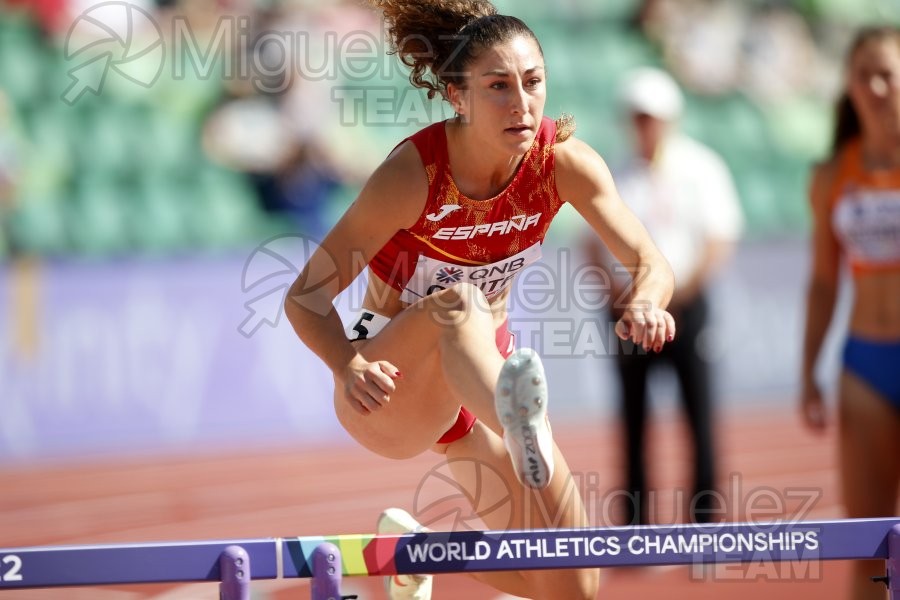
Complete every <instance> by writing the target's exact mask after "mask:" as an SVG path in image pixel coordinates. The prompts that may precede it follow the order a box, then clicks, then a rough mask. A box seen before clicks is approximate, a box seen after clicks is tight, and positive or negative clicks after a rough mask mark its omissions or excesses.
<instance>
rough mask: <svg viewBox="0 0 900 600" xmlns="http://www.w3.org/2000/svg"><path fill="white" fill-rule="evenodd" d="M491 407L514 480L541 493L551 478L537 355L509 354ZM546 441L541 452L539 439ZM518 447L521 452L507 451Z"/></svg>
mask: <svg viewBox="0 0 900 600" xmlns="http://www.w3.org/2000/svg"><path fill="white" fill-rule="evenodd" d="M494 406H495V408H496V411H497V418H498V419H500V423H501V424H502V425H503V441H504V442H505V443H506V448H507V451H508V452H509V456H510V459H511V460H512V461H513V469H514V470H515V472H516V477H518V479H519V481H520V482H521V483H522V485H525V486H528V487H532V488H537V489H542V488H545V487H547V485H549V483H550V478H551V477H552V476H553V447H552V439H553V438H552V437H551V436H550V435H549V431H547V432H546V433H543V435H542V431H541V430H542V429H544V430H546V429H547V428H548V427H549V426H548V424H547V421H546V419H547V379H546V377H545V375H544V368H543V366H542V365H541V360H540V357H539V356H538V354H537V353H536V352H535V351H534V350H531V349H530V348H522V349H519V350H516V351H515V352H513V353H512V354H511V355H510V357H509V358H508V359H506V362H504V363H503V368H502V369H500V377H499V378H498V380H497V389H496V394H495V402H494ZM542 437H544V438H546V439H547V440H551V441H550V447H549V448H541V438H542ZM512 444H515V445H517V446H518V448H520V449H521V451H518V450H517V449H515V448H513V447H511V446H512Z"/></svg>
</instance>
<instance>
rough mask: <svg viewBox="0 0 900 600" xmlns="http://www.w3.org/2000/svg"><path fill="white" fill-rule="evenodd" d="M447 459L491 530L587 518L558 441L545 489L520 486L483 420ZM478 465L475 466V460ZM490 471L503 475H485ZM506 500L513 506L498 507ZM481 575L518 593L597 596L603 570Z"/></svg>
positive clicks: (564, 524) (552, 599)
mask: <svg viewBox="0 0 900 600" xmlns="http://www.w3.org/2000/svg"><path fill="white" fill-rule="evenodd" d="M446 455H447V459H448V461H449V465H450V469H451V471H452V472H453V476H454V477H455V478H456V480H457V482H458V483H459V484H460V485H461V486H462V487H463V488H464V489H466V490H468V492H469V497H470V498H472V499H473V500H475V501H476V505H475V506H473V509H474V510H475V511H476V512H477V513H478V514H479V515H480V516H481V517H482V520H483V521H484V522H485V525H487V527H488V528H489V529H509V528H513V529H543V528H579V527H586V526H587V525H588V518H587V515H586V513H585V510H584V505H583V503H582V500H581V494H580V492H579V490H578V487H577V485H576V482H575V480H574V479H573V477H572V474H571V472H570V471H569V466H568V464H567V463H566V461H565V459H564V458H563V456H562V454H561V453H560V451H559V448H558V447H556V446H555V444H554V461H555V469H554V473H553V477H552V478H551V479H550V485H548V486H547V487H546V488H544V489H542V490H535V489H532V488H528V487H524V486H522V485H521V484H520V483H519V481H518V479H517V478H516V474H515V472H514V471H513V469H512V466H511V465H510V461H509V457H508V455H507V453H506V449H505V447H504V445H503V440H502V439H501V438H500V436H498V435H497V434H496V433H494V432H493V431H492V430H491V429H489V428H488V427H486V426H485V425H484V424H482V423H475V426H474V427H473V428H472V431H470V432H469V434H468V435H466V436H464V437H463V438H461V439H459V440H457V441H455V442H453V443H451V444H449V445H448V446H447V452H446ZM473 463H475V464H477V465H478V466H479V467H480V468H479V469H473V468H471V466H472V464H473ZM484 469H488V470H490V471H491V472H493V473H497V474H499V475H500V477H484V476H483V471H484ZM503 498H508V500H509V504H508V506H506V505H498V501H497V500H498V499H503ZM475 577H476V578H477V579H480V580H481V581H484V582H485V583H487V584H489V585H491V586H493V587H495V588H497V589H499V590H502V591H504V592H507V593H511V594H514V595H516V596H523V597H526V598H537V599H547V600H556V599H558V598H566V599H578V598H586V599H588V598H589V599H591V600H593V599H594V598H596V596H597V589H598V587H599V579H600V573H599V569H574V570H573V569H566V570H539V571H522V572H516V573H514V572H490V573H478V574H476V575H475Z"/></svg>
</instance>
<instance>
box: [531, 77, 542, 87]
mask: <svg viewBox="0 0 900 600" xmlns="http://www.w3.org/2000/svg"><path fill="white" fill-rule="evenodd" d="M540 84H541V80H540V78H539V77H535V78H534V79H529V80H528V85H529V86H531V87H535V86H537V85H540Z"/></svg>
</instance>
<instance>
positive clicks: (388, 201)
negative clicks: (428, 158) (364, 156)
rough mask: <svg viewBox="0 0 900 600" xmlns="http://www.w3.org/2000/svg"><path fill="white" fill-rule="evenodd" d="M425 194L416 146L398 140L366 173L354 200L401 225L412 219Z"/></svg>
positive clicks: (415, 216) (421, 167) (409, 141)
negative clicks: (377, 164) (369, 171)
mask: <svg viewBox="0 0 900 600" xmlns="http://www.w3.org/2000/svg"><path fill="white" fill-rule="evenodd" d="M427 197H428V178H427V176H426V174H425V167H424V165H423V163H422V158H421V156H420V155H419V152H418V150H417V149H416V146H415V145H414V144H413V142H412V141H411V140H405V141H403V142H401V143H400V144H399V145H398V146H397V147H396V148H394V150H393V151H392V152H391V153H390V154H389V155H388V157H387V158H386V159H384V161H383V162H382V163H381V164H380V165H379V166H378V167H377V168H376V169H375V172H374V173H372V175H371V176H370V177H369V180H368V181H367V182H366V185H365V186H364V187H363V190H362V192H361V193H360V195H359V197H358V198H357V201H356V204H358V205H360V208H363V209H365V210H366V212H371V213H372V214H377V215H381V216H382V217H384V218H388V220H391V221H394V220H397V221H398V222H399V224H400V225H399V226H398V228H404V227H407V226H409V225H411V224H412V223H414V222H415V221H416V219H418V217H419V215H420V214H421V213H422V210H423V209H424V207H425V200H426V198H427Z"/></svg>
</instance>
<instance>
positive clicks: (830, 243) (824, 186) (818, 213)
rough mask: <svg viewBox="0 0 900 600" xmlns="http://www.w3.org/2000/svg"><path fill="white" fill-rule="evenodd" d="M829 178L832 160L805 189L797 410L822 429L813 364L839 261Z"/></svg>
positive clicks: (821, 405)
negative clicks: (806, 242) (807, 248)
mask: <svg viewBox="0 0 900 600" xmlns="http://www.w3.org/2000/svg"><path fill="white" fill-rule="evenodd" d="M833 180H834V165H833V163H827V164H822V165H819V166H817V167H816V168H815V170H814V171H813V175H812V182H811V185H810V192H809V196H810V203H811V205H812V223H813V227H812V270H811V274H810V280H809V287H808V289H807V295H806V327H805V333H804V336H803V364H802V371H801V394H800V412H801V416H802V417H803V420H804V422H805V423H806V424H807V425H808V426H809V427H811V428H813V429H822V428H823V427H824V426H825V424H826V419H825V409H824V402H823V398H822V392H821V390H820V388H819V386H818V384H817V383H816V380H815V367H816V362H817V360H818V357H819V353H820V351H821V349H822V343H823V341H824V339H825V334H826V333H827V332H828V326H829V324H830V323H831V318H832V314H833V313H834V306H835V302H836V297H837V289H838V273H839V265H840V246H839V245H838V241H837V239H836V238H835V236H834V233H833V230H832V228H831V209H832V207H831V194H830V192H831V188H832V184H833Z"/></svg>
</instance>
